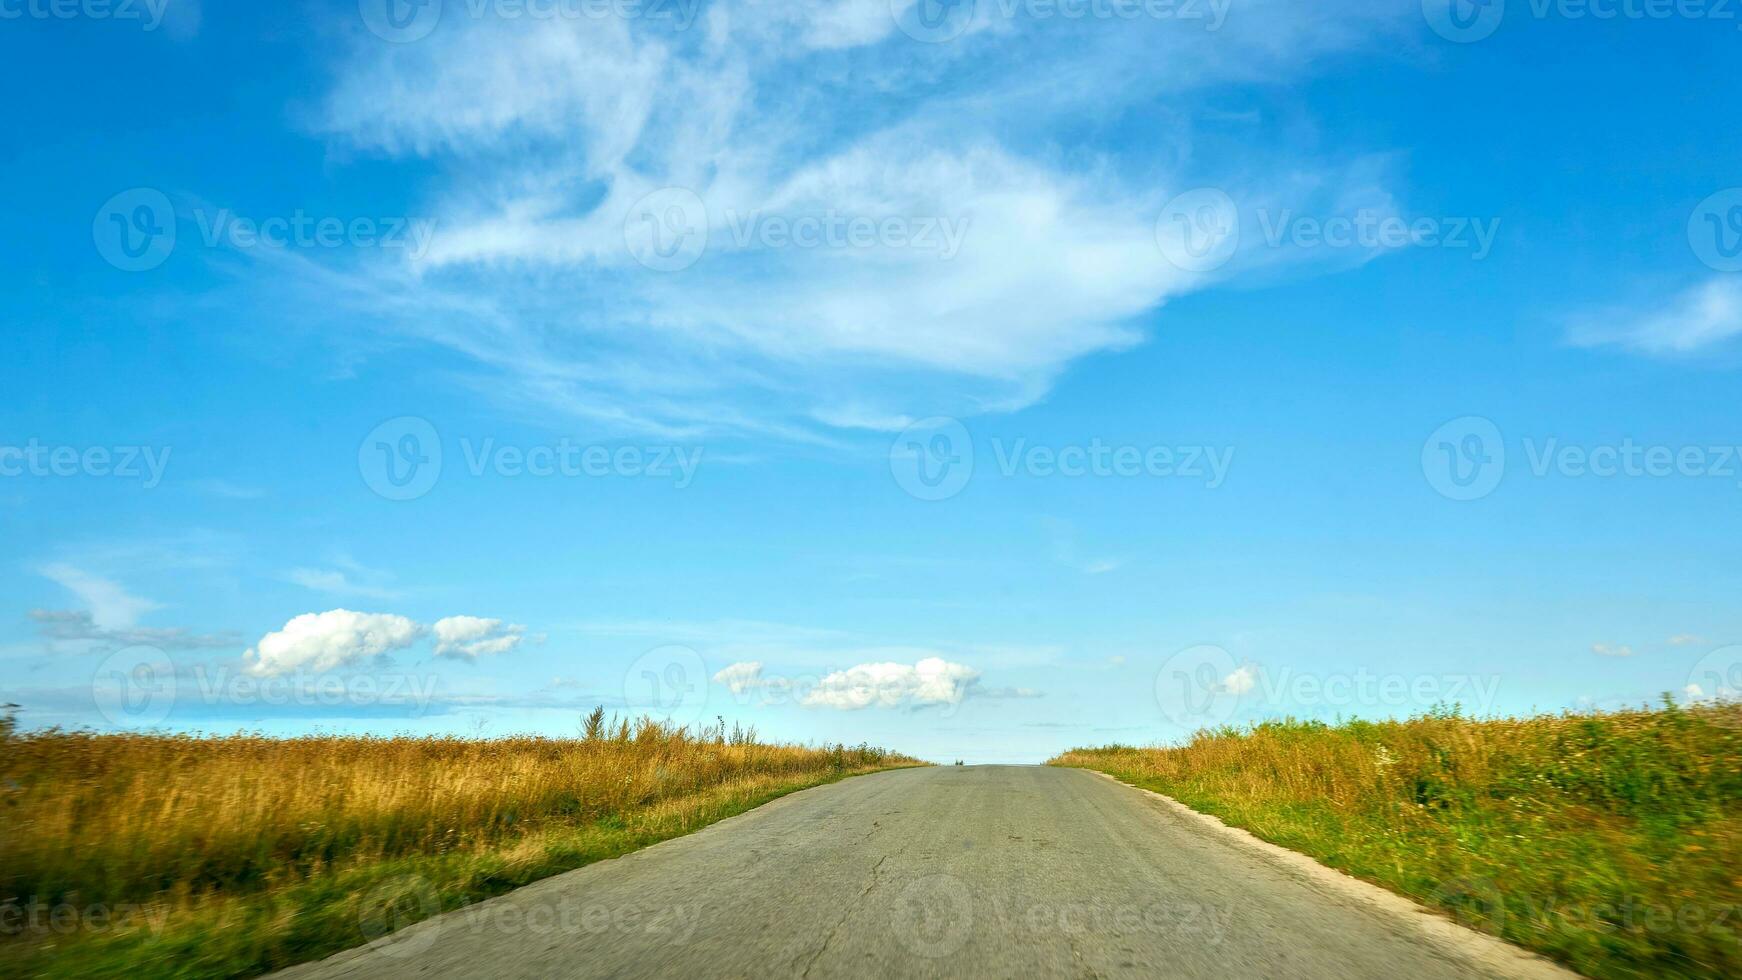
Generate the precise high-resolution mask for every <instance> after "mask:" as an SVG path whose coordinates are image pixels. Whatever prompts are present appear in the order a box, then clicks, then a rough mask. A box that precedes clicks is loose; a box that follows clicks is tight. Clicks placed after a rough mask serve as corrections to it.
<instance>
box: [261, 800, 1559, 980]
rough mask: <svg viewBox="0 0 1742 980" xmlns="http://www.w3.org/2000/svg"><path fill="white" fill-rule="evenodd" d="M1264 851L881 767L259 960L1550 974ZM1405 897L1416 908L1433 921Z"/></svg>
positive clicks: (378, 969) (666, 968)
mask: <svg viewBox="0 0 1742 980" xmlns="http://www.w3.org/2000/svg"><path fill="white" fill-rule="evenodd" d="M1216 829H1218V830H1219V829H1220V828H1216ZM1261 847H1263V845H1248V844H1243V843H1241V842H1239V841H1235V840H1231V839H1229V837H1228V835H1227V833H1226V832H1225V831H1224V832H1222V833H1213V832H1209V831H1207V830H1206V828H1205V826H1204V824H1203V821H1202V819H1201V818H1194V815H1193V814H1190V813H1189V812H1182V811H1180V810H1179V809H1178V808H1177V807H1175V806H1170V805H1169V804H1167V803H1166V802H1164V801H1162V800H1159V799H1157V798H1155V797H1153V796H1150V795H1148V794H1145V793H1142V792H1140V791H1138V790H1134V789H1131V788H1130V787H1126V786H1122V785H1120V784H1117V783H1115V782H1113V781H1111V780H1108V779H1105V778H1102V777H1099V776H1096V775H1095V774H1092V773H1088V772H1083V771H1079V770H1070V769H1050V768H1042V767H1028V766H970V767H953V766H951V767H939V768H935V769H911V770H903V771H898V772H887V773H878V774H876V775H871V776H861V777H857V778H854V779H849V780H846V781H844V782H841V783H836V784H833V785H830V786H823V787H818V788H816V789H812V790H807V791H805V792H803V793H798V794H794V795H792V796H788V797H785V798H783V799H780V800H777V801H775V802H773V803H770V804H768V805H766V806H764V807H761V808H759V809H757V810H753V811H751V812H749V813H746V814H743V815H740V816H737V817H733V818H731V819H729V820H725V821H722V822H720V823H718V824H715V825H713V826H711V827H708V828H706V829H705V830H702V831H700V832H698V833H696V834H692V835H690V836H688V837H683V838H679V839H677V840H672V841H668V842H666V843H663V844H659V845H656V846H654V847H650V848H647V849H645V850H642V851H639V852H637V853H634V854H630V855H628V856H625V857H622V858H618V859H616V860H613V861H605V862H601V863H598V864H594V865H591V866H589V867H585V868H581V869H579V870H576V871H572V872H569V873H567V874H563V875H558V876H556V877H554V878H548V879H546V880H544V881H541V882H537V883H535V884H533V885H529V886H527V887H525V888H522V889H520V890H518V891H515V892H512V893H510V894H508V895H504V896H502V897H500V898H496V899H492V900H490V901H488V902H482V903H479V904H477V905H474V906H471V907H469V908H466V909H462V910H459V911H456V912H450V913H448V914H446V915H442V916H438V917H435V918H432V919H429V920H427V921H424V922H422V923H419V924H417V925H414V926H410V927H408V928H406V929H403V930H399V931H396V932H391V933H387V934H385V935H382V938H379V939H377V940H376V941H375V942H374V943H373V944H371V945H370V946H367V947H362V948H359V949H354V950H351V951H348V952H345V953H341V954H339V955H337V956H334V957H332V958H330V959H328V960H325V961H322V962H319V963H312V964H305V965H304V966H301V967H297V968H295V969H293V970H290V971H286V972H285V973H283V974H281V975H280V976H284V977H295V978H298V980H314V978H319V980H336V978H341V977H343V978H365V977H367V978H380V977H449V976H455V977H462V976H463V977H478V978H493V977H527V978H540V980H545V978H553V977H654V976H661V977H686V978H687V977H765V976H775V977H788V976H798V977H906V976H941V977H1030V976H1072V977H1096V976H1146V977H1214V978H1218V980H1219V978H1226V977H1263V978H1266V980H1269V978H1277V977H1335V978H1338V980H1355V978H1361V977H1384V978H1387V980H1392V978H1398V977H1408V978H1411V980H1428V978H1440V977H1477V976H1499V975H1505V976H1519V975H1523V974H1525V973H1529V972H1531V971H1532V970H1533V969H1535V970H1539V971H1541V972H1549V971H1548V970H1547V968H1546V967H1544V966H1543V965H1542V964H1540V963H1538V964H1536V965H1534V966H1533V965H1532V964H1530V963H1527V962H1524V961H1522V960H1521V961H1519V962H1514V963H1504V962H1501V964H1500V965H1499V966H1497V965H1496V962H1497V961H1496V960H1495V958H1494V952H1495V950H1496V949H1500V950H1501V951H1502V954H1503V956H1506V955H1513V954H1512V953H1511V951H1510V948H1509V947H1502V946H1500V944H1498V943H1495V942H1493V941H1492V940H1488V939H1486V938H1485V937H1479V936H1475V935H1474V934H1468V933H1464V932H1463V931H1462V930H1460V929H1458V928H1456V927H1453V926H1450V925H1449V924H1447V923H1445V922H1444V921H1443V920H1440V919H1438V918H1437V917H1434V916H1429V915H1427V913H1424V912H1421V911H1419V910H1416V909H1414V908H1413V907H1409V906H1407V904H1406V903H1403V902H1401V901H1400V900H1396V899H1391V898H1389V896H1387V897H1385V898H1384V899H1383V901H1389V902H1392V903H1394V904H1393V907H1386V906H1385V905H1383V904H1378V905H1376V904H1374V902H1373V901H1371V900H1367V901H1363V900H1362V899H1361V896H1360V895H1359V894H1358V893H1352V892H1351V891H1350V887H1351V886H1352V887H1353V888H1354V889H1356V890H1357V891H1358V890H1359V889H1362V888H1368V886H1364V885H1359V884H1358V883H1353V882H1349V881H1348V879H1342V881H1343V882H1345V883H1347V884H1341V883H1338V882H1336V881H1327V880H1326V879H1327V878H1340V876H1337V875H1334V874H1329V873H1326V872H1323V871H1322V869H1318V868H1317V867H1316V866H1310V862H1305V861H1300V862H1299V865H1300V866H1291V865H1289V864H1288V862H1287V861H1286V860H1280V859H1276V858H1275V857H1271V856H1266V854H1264V853H1262V852H1261V850H1259V849H1260V848H1261ZM413 884H415V883H413ZM409 894H411V895H413V896H415V895H416V890H415V888H412V889H411V891H410V892H409ZM413 900H415V898H413ZM400 901H404V899H400ZM389 904H391V903H389ZM388 914H389V913H387V912H384V913H382V916H383V917H385V916H387V915H388ZM1412 916H1413V917H1416V918H1419V919H1423V920H1427V919H1431V920H1433V927H1432V929H1427V930H1424V929H1423V928H1422V927H1421V925H1420V924H1419V923H1417V922H1413V921H1411V917H1412ZM384 921H386V919H385V918H375V919H370V920H369V921H365V922H364V923H362V924H361V926H360V941H361V937H362V936H363V935H381V934H382V933H383V932H384V931H385V927H384V926H383V924H382V923H383V922H384ZM1434 930H1438V934H1437V935H1436V934H1435V932H1434ZM1484 944H1486V945H1484ZM1484 951H1485V952H1486V956H1487V958H1486V959H1484V956H1483V955H1482V954H1483V953H1484ZM1521 964H1522V965H1521Z"/></svg>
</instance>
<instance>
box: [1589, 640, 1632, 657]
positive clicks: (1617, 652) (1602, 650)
mask: <svg viewBox="0 0 1742 980" xmlns="http://www.w3.org/2000/svg"><path fill="white" fill-rule="evenodd" d="M1591 652H1592V653H1594V654H1596V655H1597V656H1599V657H1631V656H1633V648H1632V647H1630V646H1626V645H1624V644H1623V645H1620V646H1610V645H1609V644H1607V643H1593V644H1591Z"/></svg>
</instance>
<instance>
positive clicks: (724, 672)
mask: <svg viewBox="0 0 1742 980" xmlns="http://www.w3.org/2000/svg"><path fill="white" fill-rule="evenodd" d="M714 683H716V684H724V685H726V689H727V690H729V691H731V692H732V693H733V694H743V693H744V692H745V691H749V690H753V689H755V688H758V687H761V686H762V684H763V680H762V664H761V662H760V661H755V660H751V661H747V662H740V663H735V664H731V665H729V666H727V667H724V668H722V669H721V670H719V671H717V672H715V674H714Z"/></svg>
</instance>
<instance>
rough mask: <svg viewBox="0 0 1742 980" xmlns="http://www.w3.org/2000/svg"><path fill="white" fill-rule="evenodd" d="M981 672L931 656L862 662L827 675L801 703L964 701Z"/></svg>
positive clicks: (845, 705) (884, 704)
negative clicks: (905, 660) (901, 661)
mask: <svg viewBox="0 0 1742 980" xmlns="http://www.w3.org/2000/svg"><path fill="white" fill-rule="evenodd" d="M979 678H980V672H979V671H977V670H975V669H974V668H972V667H969V666H967V665H965V664H956V663H950V662H949V661H947V660H944V659H942V658H941V657H928V658H926V659H925V660H921V661H919V662H918V663H916V664H911V665H910V664H898V663H875V664H860V665H858V666H856V667H849V668H847V669H846V670H840V671H836V672H834V673H832V674H829V675H828V676H826V677H824V678H823V679H822V680H821V681H819V682H818V683H817V686H816V687H815V688H813V689H811V691H810V692H809V693H807V694H806V695H805V696H804V699H803V700H802V701H801V702H800V703H801V704H803V705H805V706H807V707H819V708H841V709H856V708H865V707H870V706H873V705H875V706H878V707H885V708H894V707H901V706H917V705H929V704H960V703H961V701H962V698H963V697H964V696H966V695H967V693H968V690H969V689H970V688H971V687H972V686H973V685H974V683H975V682H976V681H978V680H979Z"/></svg>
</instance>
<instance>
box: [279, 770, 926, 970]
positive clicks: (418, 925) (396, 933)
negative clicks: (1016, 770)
mask: <svg viewBox="0 0 1742 980" xmlns="http://www.w3.org/2000/svg"><path fill="white" fill-rule="evenodd" d="M927 768H934V765H933V764H932V763H927V762H922V763H919V764H917V765H900V766H888V767H885V768H882V769H873V770H871V771H869V772H854V773H845V774H840V775H837V776H835V777H833V778H831V779H828V780H826V781H824V782H820V783H816V784H814V785H810V786H804V787H800V788H798V789H789V790H785V791H783V792H781V793H780V795H778V796H775V797H773V798H772V799H767V800H764V801H763V802H761V803H758V804H756V805H755V806H752V807H749V808H748V809H744V810H740V811H738V812H737V813H734V814H731V815H730V816H726V817H721V818H719V819H718V820H714V821H711V822H709V823H706V824H703V825H701V826H699V827H696V828H695V829H693V830H689V831H685V832H684V833H681V834H676V835H674V836H671V837H666V838H663V839H661V840H656V841H653V842H652V843H649V844H643V845H642V846H640V847H637V848H634V849H633V850H628V851H624V852H623V853H621V854H617V855H614V856H612V857H608V858H600V859H598V860H595V861H588V862H587V863H586V864H583V865H580V866H578V867H573V868H569V869H568V870H566V871H558V872H556V873H555V874H551V875H546V876H544V877H543V878H537V879H534V880H532V881H529V882H526V883H525V884H522V885H519V886H516V887H514V888H510V889H508V890H507V891H504V892H500V893H498V894H495V895H490V896H487V897H484V898H480V899H477V900H476V901H472V902H467V903H466V904H464V905H461V906H459V907H458V908H452V909H444V910H442V911H440V912H437V913H435V914H434V915H430V916H426V917H424V918H421V919H418V920H417V921H416V922H410V923H407V924H406V925H404V926H402V927H399V928H395V929H393V930H392V931H391V932H388V933H387V934H385V935H383V936H381V937H378V938H376V939H374V940H366V941H364V942H361V943H358V944H357V945H355V946H346V947H345V948H343V949H338V950H334V951H332V952H329V953H327V954H325V955H324V956H318V957H315V958H313V959H307V960H302V961H300V962H297V963H292V964H290V965H288V966H284V967H280V968H278V969H276V970H271V971H268V972H266V973H261V974H254V977H255V978H256V980H303V978H307V977H314V976H320V975H322V974H323V973H325V972H328V970H330V969H342V968H346V967H358V968H361V967H362V963H363V961H367V960H369V958H370V957H373V956H375V955H377V954H379V953H380V952H381V951H382V949H383V948H384V947H391V946H393V945H395V944H399V943H404V942H407V941H408V940H410V939H411V937H412V936H414V935H415V934H419V933H429V932H431V931H435V932H439V931H440V930H441V929H443V928H445V926H446V924H448V923H452V922H460V921H464V920H465V919H466V917H468V916H476V915H483V914H487V913H486V912H485V911H484V910H485V908H486V907H487V906H490V905H491V904H492V903H497V902H505V901H512V900H513V899H514V897H515V896H517V895H520V894H521V893H522V892H526V891H529V890H536V889H541V888H549V887H552V886H553V883H555V882H556V881H558V880H559V879H562V878H566V877H568V876H570V875H577V874H583V873H585V872H587V871H589V870H591V869H596V868H599V867H602V866H604V865H608V864H612V863H615V862H618V861H630V860H635V859H636V858H638V857H640V856H642V855H645V854H647V853H648V852H650V851H655V850H660V849H666V848H670V847H673V846H683V844H684V842H685V841H693V840H694V839H695V838H696V837H698V836H700V835H703V834H707V833H709V832H711V831H713V830H714V829H715V828H716V827H724V826H726V825H728V824H732V823H736V822H742V821H747V820H754V819H758V818H765V817H766V816H767V815H768V814H769V813H771V812H774V811H777V810H779V809H782V808H783V807H785V806H787V805H790V803H791V801H794V800H797V799H799V798H800V797H803V796H806V795H809V794H815V793H819V792H827V791H828V790H829V789H831V788H832V787H837V786H841V785H844V784H846V783H849V782H852V781H854V780H859V779H870V778H874V777H876V776H881V775H884V774H886V773H892V772H905V771H907V770H909V769H927ZM522 897H524V896H522ZM364 975H367V971H364Z"/></svg>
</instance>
